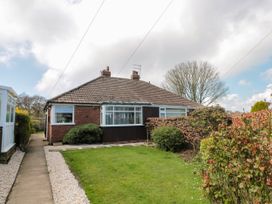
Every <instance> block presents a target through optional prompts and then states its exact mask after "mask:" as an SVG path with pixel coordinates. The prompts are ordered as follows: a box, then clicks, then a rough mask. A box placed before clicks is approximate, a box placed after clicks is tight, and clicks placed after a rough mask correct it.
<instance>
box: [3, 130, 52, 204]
mask: <svg viewBox="0 0 272 204" xmlns="http://www.w3.org/2000/svg"><path fill="white" fill-rule="evenodd" d="M43 146H44V142H43V135H39V134H36V135H32V136H31V141H30V144H29V148H28V152H27V153H26V155H25V158H24V160H23V162H22V165H21V167H20V170H19V172H18V176H17V178H16V181H15V183H14V186H13V188H12V191H11V194H10V196H9V198H8V201H7V204H25V203H27V204H37V203H41V204H53V197H52V191H51V185H50V180H49V175H48V170H47V166H46V160H45V155H44V150H43Z"/></svg>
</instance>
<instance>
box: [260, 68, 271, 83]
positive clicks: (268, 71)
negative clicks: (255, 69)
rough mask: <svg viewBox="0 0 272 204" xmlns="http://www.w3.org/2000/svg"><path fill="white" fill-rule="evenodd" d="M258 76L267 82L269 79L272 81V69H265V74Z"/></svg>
mask: <svg viewBox="0 0 272 204" xmlns="http://www.w3.org/2000/svg"><path fill="white" fill-rule="evenodd" d="M260 76H261V77H262V78H263V79H265V80H267V81H271V79H272V68H270V69H267V70H266V71H265V72H262V73H261V74H260Z"/></svg>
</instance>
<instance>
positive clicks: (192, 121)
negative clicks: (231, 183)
mask: <svg viewBox="0 0 272 204" xmlns="http://www.w3.org/2000/svg"><path fill="white" fill-rule="evenodd" d="M231 123H232V121H231V118H230V116H228V114H227V113H226V112H225V110H224V109H223V108H221V107H219V106H215V107H205V108H201V109H197V110H194V111H193V112H191V113H190V115H189V116H187V117H178V118H167V119H164V118H149V120H148V122H147V129H148V130H149V132H152V130H153V129H154V128H157V127H163V126H173V127H177V128H178V129H179V130H180V131H181V133H182V135H183V137H184V138H185V142H186V143H187V144H190V146H192V147H193V149H194V150H198V149H199V145H200V141H201V139H203V138H205V137H208V136H209V135H210V134H211V132H212V131H217V130H218V126H219V125H220V124H225V125H230V124H231Z"/></svg>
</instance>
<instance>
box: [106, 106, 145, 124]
mask: <svg viewBox="0 0 272 204" xmlns="http://www.w3.org/2000/svg"><path fill="white" fill-rule="evenodd" d="M142 118H143V117H142V107H141V106H128V105H103V106H102V111H101V125H103V126H122V125H142V123H143V119H142Z"/></svg>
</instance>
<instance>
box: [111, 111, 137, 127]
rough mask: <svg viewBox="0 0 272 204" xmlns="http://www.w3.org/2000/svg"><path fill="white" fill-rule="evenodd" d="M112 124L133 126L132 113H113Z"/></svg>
mask: <svg viewBox="0 0 272 204" xmlns="http://www.w3.org/2000/svg"><path fill="white" fill-rule="evenodd" d="M114 124H115V125H121V124H123V125H124V124H134V113H123V112H115V115H114Z"/></svg>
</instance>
